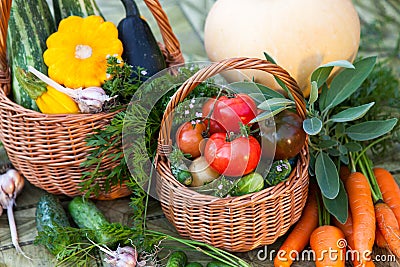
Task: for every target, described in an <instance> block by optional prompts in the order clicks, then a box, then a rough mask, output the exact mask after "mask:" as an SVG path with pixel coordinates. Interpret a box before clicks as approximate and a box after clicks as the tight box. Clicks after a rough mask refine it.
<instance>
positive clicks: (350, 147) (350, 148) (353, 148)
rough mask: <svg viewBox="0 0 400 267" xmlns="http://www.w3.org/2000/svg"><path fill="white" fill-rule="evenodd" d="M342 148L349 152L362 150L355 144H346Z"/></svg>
mask: <svg viewBox="0 0 400 267" xmlns="http://www.w3.org/2000/svg"><path fill="white" fill-rule="evenodd" d="M344 146H345V147H346V148H347V151H349V152H359V151H361V150H362V146H361V145H360V144H359V143H356V142H348V143H346V144H344Z"/></svg>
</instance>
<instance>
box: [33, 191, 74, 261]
mask: <svg viewBox="0 0 400 267" xmlns="http://www.w3.org/2000/svg"><path fill="white" fill-rule="evenodd" d="M35 221H36V229H37V231H38V236H37V237H36V238H39V237H40V236H42V238H43V236H44V237H45V238H46V239H47V240H48V242H46V243H45V244H44V246H45V247H46V248H47V249H48V250H49V251H50V253H52V254H53V255H57V254H58V253H59V252H60V251H62V250H63V249H64V247H65V246H67V245H69V244H70V243H72V240H71V239H70V237H69V236H68V235H64V236H63V238H62V239H61V240H62V241H60V242H58V243H57V242H52V241H53V240H60V239H59V233H58V230H57V228H60V227H61V228H64V227H69V226H70V224H69V221H68V217H67V214H66V212H65V210H64V208H63V207H62V205H61V203H60V200H59V199H58V198H57V197H56V196H54V195H51V194H46V195H43V196H41V197H40V199H39V201H38V203H37V207H36V212H35ZM35 241H36V240H35ZM42 244H43V243H42Z"/></svg>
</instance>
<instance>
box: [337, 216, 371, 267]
mask: <svg viewBox="0 0 400 267" xmlns="http://www.w3.org/2000/svg"><path fill="white" fill-rule="evenodd" d="M333 223H334V224H335V226H336V227H338V228H339V229H340V230H342V232H343V234H344V237H345V238H346V241H347V246H348V247H349V248H350V249H351V250H353V249H354V235H353V219H352V217H351V213H350V212H349V214H348V216H347V221H346V222H345V223H344V224H342V223H341V222H339V221H338V220H336V218H333ZM375 238H376V237H375ZM349 256H350V257H352V258H349V260H352V261H353V266H362V265H361V263H360V262H359V259H360V258H359V257H360V255H357V254H354V253H349ZM364 266H365V267H373V266H375V264H374V262H373V261H367V262H365V265H364Z"/></svg>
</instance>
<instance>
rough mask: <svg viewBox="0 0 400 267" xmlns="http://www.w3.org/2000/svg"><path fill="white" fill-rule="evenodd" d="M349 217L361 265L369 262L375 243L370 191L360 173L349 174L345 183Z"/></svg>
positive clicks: (374, 225) (366, 181)
mask: <svg viewBox="0 0 400 267" xmlns="http://www.w3.org/2000/svg"><path fill="white" fill-rule="evenodd" d="M345 187H346V191H347V195H348V198H349V205H350V211H351V217H352V219H353V238H354V248H353V249H355V250H357V251H358V253H359V255H360V261H361V263H363V264H365V262H367V261H370V260H371V259H370V255H371V253H372V247H373V245H374V241H375V228H376V222H375V212H374V204H373V202H372V196H371V189H370V186H369V183H368V180H367V177H365V176H364V174H362V173H361V172H353V173H351V174H350V176H349V177H348V179H347V180H346V183H345Z"/></svg>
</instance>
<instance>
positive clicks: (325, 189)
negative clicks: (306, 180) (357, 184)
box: [315, 152, 340, 199]
mask: <svg viewBox="0 0 400 267" xmlns="http://www.w3.org/2000/svg"><path fill="white" fill-rule="evenodd" d="M315 177H316V179H317V182H318V186H319V188H320V189H321V193H322V195H323V196H325V197H326V198H329V199H334V198H335V197H336V196H337V195H338V194H339V188H340V185H339V174H338V171H337V169H336V166H335V163H334V162H333V161H332V159H331V158H330V157H329V156H328V154H326V153H325V152H320V153H319V154H318V156H317V158H316V160H315Z"/></svg>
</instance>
